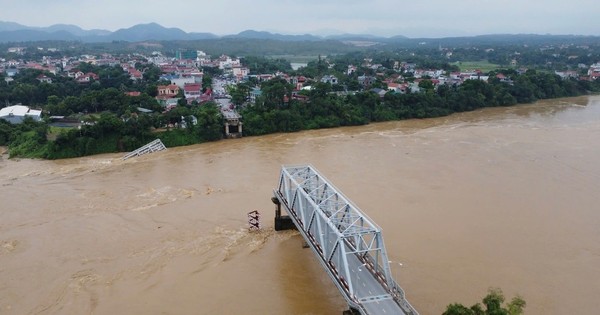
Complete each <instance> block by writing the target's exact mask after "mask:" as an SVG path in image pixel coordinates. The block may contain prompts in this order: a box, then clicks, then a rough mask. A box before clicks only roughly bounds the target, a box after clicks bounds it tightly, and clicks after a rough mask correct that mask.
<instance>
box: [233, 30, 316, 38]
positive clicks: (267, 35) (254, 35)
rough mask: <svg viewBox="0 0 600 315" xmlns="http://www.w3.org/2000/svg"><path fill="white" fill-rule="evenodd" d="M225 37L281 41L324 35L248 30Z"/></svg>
mask: <svg viewBox="0 0 600 315" xmlns="http://www.w3.org/2000/svg"><path fill="white" fill-rule="evenodd" d="M223 37H224V38H245V39H270V40H281V41H316V40H323V38H322V37H318V36H314V35H310V34H304V35H282V34H273V33H269V32H264V31H263V32H259V31H254V30H246V31H243V32H240V33H238V34H237V35H227V36H223Z"/></svg>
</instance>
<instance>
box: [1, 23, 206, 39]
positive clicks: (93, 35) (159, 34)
mask: <svg viewBox="0 0 600 315" xmlns="http://www.w3.org/2000/svg"><path fill="white" fill-rule="evenodd" d="M213 38H218V36H217V35H214V34H211V33H186V32H184V31H183V30H181V29H179V28H166V27H163V26H161V25H159V24H156V23H148V24H138V25H134V26H132V27H130V28H123V29H119V30H117V31H115V32H110V31H107V30H99V29H95V30H84V29H82V28H80V27H79V26H76V25H69V24H55V25H52V26H49V27H32V26H25V25H21V24H18V23H14V22H3V21H0V43H1V42H28V41H41V40H69V41H70V40H80V41H83V42H109V41H129V42H139V41H146V40H200V39H213Z"/></svg>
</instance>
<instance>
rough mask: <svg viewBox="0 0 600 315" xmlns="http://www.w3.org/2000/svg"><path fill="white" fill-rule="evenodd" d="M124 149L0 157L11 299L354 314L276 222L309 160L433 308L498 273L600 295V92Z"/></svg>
mask: <svg viewBox="0 0 600 315" xmlns="http://www.w3.org/2000/svg"><path fill="white" fill-rule="evenodd" d="M121 157H122V155H121V154H106V155H99V156H92V157H85V158H78V159H68V160H59V161H39V160H28V159H21V160H9V159H8V157H7V156H6V155H4V156H2V157H1V158H0V314H18V315H20V314H341V312H342V311H343V310H344V309H345V308H346V305H345V302H344V300H343V298H342V296H341V295H340V293H339V292H338V291H337V288H336V287H335V286H334V285H333V284H332V282H331V280H330V279H329V278H328V276H327V275H326V273H325V271H324V270H322V269H321V266H320V264H319V263H318V262H317V260H316V258H315V257H313V254H312V252H311V251H310V250H309V249H303V248H302V239H301V237H300V235H299V234H298V233H297V232H294V231H285V232H275V231H273V215H274V205H273V204H272V203H271V201H270V198H271V196H272V189H273V188H275V186H276V185H277V181H278V176H279V171H280V167H281V165H283V164H307V163H310V164H312V165H313V166H315V167H316V168H317V169H318V170H319V171H320V172H321V173H322V174H324V175H325V176H326V177H327V178H328V179H329V180H330V181H331V182H333V183H334V184H335V185H336V186H337V187H338V188H339V189H341V190H342V191H343V192H344V194H345V195H346V196H347V197H348V198H349V199H351V200H352V201H353V202H354V203H355V204H357V205H358V206H359V207H360V208H361V209H362V211H363V212H365V213H367V214H368V215H369V216H370V217H371V218H372V219H373V220H374V221H375V222H376V223H377V224H378V225H379V226H381V228H382V229H383V236H384V239H385V245H386V248H387V253H388V256H389V259H390V260H391V261H392V264H391V268H392V273H393V274H394V276H395V278H396V279H397V281H398V282H399V283H400V284H401V286H402V287H403V288H404V289H405V291H406V295H407V298H408V300H409V301H410V302H411V303H412V304H413V305H414V306H415V308H416V309H417V310H418V311H419V312H420V313H421V314H441V313H442V312H443V311H444V309H445V306H446V305H447V304H449V303H453V302H461V303H463V304H465V305H469V306H470V305H472V304H474V303H476V302H479V301H481V298H482V297H483V296H485V294H486V292H487V290H488V288H491V287H498V288H501V289H502V290H503V291H504V293H505V296H506V297H507V299H510V298H512V297H513V296H515V295H517V294H518V295H521V296H522V297H523V298H524V299H525V300H526V302H527V307H526V309H525V310H526V314H596V313H597V312H598V309H600V299H598V297H600V96H586V97H578V98H569V99H559V100H550V101H541V102H538V103H535V104H531V105H520V106H514V107H507V108H489V109H484V110H479V111H475V112H469V113H461V114H456V115H452V116H449V117H443V118H436V119H424V120H408V121H398V122H388V123H378V124H371V125H367V126H360V127H348V128H336V129H326V130H316V131H306V132H298V133H290V134H276V135H269V136H263V137H249V138H242V139H235V140H224V141H219V142H214V143H206V144H200V145H195V146H188V147H179V148H172V149H169V150H167V151H163V152H158V153H153V154H149V155H146V156H142V157H138V158H133V159H129V160H127V161H122V160H121ZM253 210H258V211H260V212H261V214H262V224H263V230H262V231H260V232H258V233H250V232H248V231H247V215H246V214H247V212H250V211H253Z"/></svg>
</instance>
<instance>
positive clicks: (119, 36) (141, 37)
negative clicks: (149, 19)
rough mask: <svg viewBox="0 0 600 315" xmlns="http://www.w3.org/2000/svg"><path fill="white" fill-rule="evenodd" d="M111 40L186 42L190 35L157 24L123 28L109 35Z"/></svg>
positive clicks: (177, 29)
mask: <svg viewBox="0 0 600 315" xmlns="http://www.w3.org/2000/svg"><path fill="white" fill-rule="evenodd" d="M108 38H110V40H124V41H130V42H140V41H145V40H185V39H188V33H186V32H184V31H182V30H181V29H179V28H175V27H173V28H166V27H163V26H161V25H159V24H156V23H149V24H138V25H135V26H132V27H130V28H122V29H120V30H117V31H115V32H114V33H112V34H110V35H108Z"/></svg>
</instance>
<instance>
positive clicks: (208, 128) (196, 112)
mask: <svg viewBox="0 0 600 315" xmlns="http://www.w3.org/2000/svg"><path fill="white" fill-rule="evenodd" d="M192 116H193V117H195V118H196V123H194V121H193V118H192ZM222 122H223V117H222V115H221V112H220V111H219V109H218V108H217V106H216V104H214V103H206V104H203V105H201V106H195V107H185V106H179V107H176V108H175V109H173V110H171V111H169V112H168V113H167V114H165V115H163V114H137V113H131V112H126V113H125V114H123V115H120V116H119V115H116V114H114V113H111V112H102V113H100V114H99V115H92V116H89V117H88V118H87V119H86V120H85V122H84V124H83V125H82V126H81V127H80V128H72V129H67V130H63V131H61V132H58V133H57V134H56V135H55V139H53V140H48V134H52V132H50V130H49V127H48V124H47V123H46V122H45V121H42V122H34V121H33V120H31V119H26V120H25V122H24V123H23V124H18V125H12V124H10V123H8V122H6V121H4V120H2V119H0V145H10V147H9V153H10V155H11V156H21V157H32V158H47V159H59V158H70V157H79V156H86V155H92V154H98V153H110V152H124V151H132V150H134V149H135V148H138V147H140V146H142V145H144V144H146V143H148V142H150V141H152V140H154V139H157V138H159V139H161V140H162V141H163V143H164V144H165V145H166V146H168V147H173V146H180V145H189V144H195V143H201V142H206V141H214V140H218V139H221V138H222V135H223V131H222V128H223V123H222ZM164 125H168V126H174V127H173V128H170V129H168V130H158V128H159V127H162V126H164Z"/></svg>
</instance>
